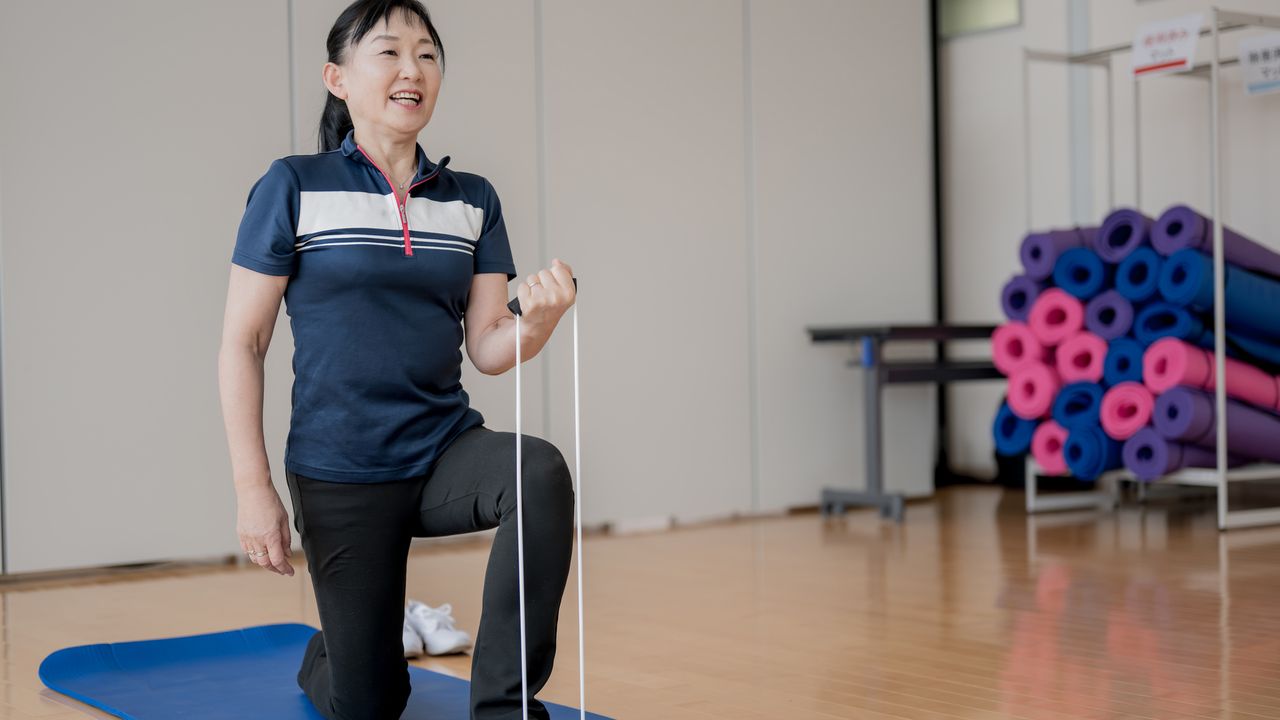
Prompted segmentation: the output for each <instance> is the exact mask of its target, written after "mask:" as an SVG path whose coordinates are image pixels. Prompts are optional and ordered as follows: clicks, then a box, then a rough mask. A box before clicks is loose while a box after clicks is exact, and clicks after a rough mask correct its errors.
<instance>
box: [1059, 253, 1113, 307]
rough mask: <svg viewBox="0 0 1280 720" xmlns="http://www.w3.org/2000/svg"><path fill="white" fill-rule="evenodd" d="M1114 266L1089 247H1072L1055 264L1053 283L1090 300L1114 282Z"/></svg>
mask: <svg viewBox="0 0 1280 720" xmlns="http://www.w3.org/2000/svg"><path fill="white" fill-rule="evenodd" d="M1111 276H1112V267H1111V266H1110V265H1107V264H1106V263H1105V262H1103V261H1102V258H1101V257H1099V256H1098V253H1096V252H1094V251H1093V250H1090V249H1089V248H1084V247H1079V248H1071V249H1070V250H1067V251H1066V252H1064V253H1062V255H1061V256H1060V257H1059V258H1058V262H1057V264H1056V265H1054V266H1053V283H1054V284H1055V285H1057V286H1058V287H1060V288H1062V289H1063V290H1065V291H1067V292H1068V293H1069V294H1071V295H1072V296H1074V297H1077V298H1079V299H1080V300H1089V299H1090V298H1092V297H1093V296H1094V295H1097V294H1098V293H1100V292H1102V291H1103V290H1105V289H1106V288H1107V287H1108V286H1109V285H1110V284H1111V282H1112V279H1111Z"/></svg>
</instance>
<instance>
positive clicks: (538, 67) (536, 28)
mask: <svg viewBox="0 0 1280 720" xmlns="http://www.w3.org/2000/svg"><path fill="white" fill-rule="evenodd" d="M544 77H545V73H544V69H543V52H542V0H533V87H534V91H533V104H534V115H535V117H534V127H535V133H536V134H537V142H536V147H537V150H536V152H535V155H536V157H537V167H538V170H537V172H538V267H539V268H544V267H546V266H547V123H546V101H545V99H544V97H543V96H544V94H545V85H544V83H543V79H544ZM516 282H524V280H523V279H521V278H520V277H516ZM575 312H576V311H575ZM553 352H554V351H553V350H552V349H551V344H550V343H547V344H546V345H544V346H543V352H542V368H541V370H542V432H543V434H544V436H546V437H550V435H551V356H552V354H553Z"/></svg>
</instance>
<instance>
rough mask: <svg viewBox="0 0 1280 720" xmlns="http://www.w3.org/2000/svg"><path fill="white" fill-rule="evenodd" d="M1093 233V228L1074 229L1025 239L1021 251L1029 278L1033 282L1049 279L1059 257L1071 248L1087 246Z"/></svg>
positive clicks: (1036, 234) (1033, 235)
mask: <svg viewBox="0 0 1280 720" xmlns="http://www.w3.org/2000/svg"><path fill="white" fill-rule="evenodd" d="M1092 232H1093V229H1092V228H1072V229H1070V230H1050V231H1049V232H1042V233H1029V234H1028V235H1027V236H1026V237H1025V238H1023V240H1022V247H1021V249H1020V251H1019V255H1020V256H1021V258H1022V267H1023V269H1024V270H1026V271H1027V276H1028V277H1030V278H1031V279H1032V280H1047V279H1049V277H1050V276H1051V275H1053V266H1054V265H1055V264H1057V262H1058V256H1059V255H1061V254H1062V253H1064V252H1066V251H1067V250H1070V249H1071V248H1074V247H1080V246H1082V245H1085V244H1086V243H1087V240H1088V238H1089V237H1090V236H1091V235H1092Z"/></svg>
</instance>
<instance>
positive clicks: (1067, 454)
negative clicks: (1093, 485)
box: [1062, 425, 1121, 480]
mask: <svg viewBox="0 0 1280 720" xmlns="http://www.w3.org/2000/svg"><path fill="white" fill-rule="evenodd" d="M1120 448H1121V445H1120V443H1118V442H1116V441H1115V440H1112V439H1111V438H1109V437H1107V434H1106V433H1104V432H1102V428H1101V427H1099V426H1098V425H1081V426H1080V427H1076V428H1071V429H1070V430H1068V432H1067V444H1066V445H1064V446H1063V448H1062V456H1063V457H1064V458H1066V461H1067V468H1068V469H1070V470H1071V474H1072V475H1075V476H1076V477H1078V478H1080V479H1081V480H1094V479H1096V478H1097V477H1098V476H1099V475H1101V474H1102V473H1104V472H1106V471H1108V470H1112V469H1114V468H1118V467H1120V464H1121V461H1120Z"/></svg>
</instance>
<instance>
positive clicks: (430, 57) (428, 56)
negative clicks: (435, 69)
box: [422, 53, 436, 60]
mask: <svg viewBox="0 0 1280 720" xmlns="http://www.w3.org/2000/svg"><path fill="white" fill-rule="evenodd" d="M422 57H424V58H427V59H428V60H435V59H436V56H435V55H432V54H431V53H427V54H426V55H423V56H422Z"/></svg>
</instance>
